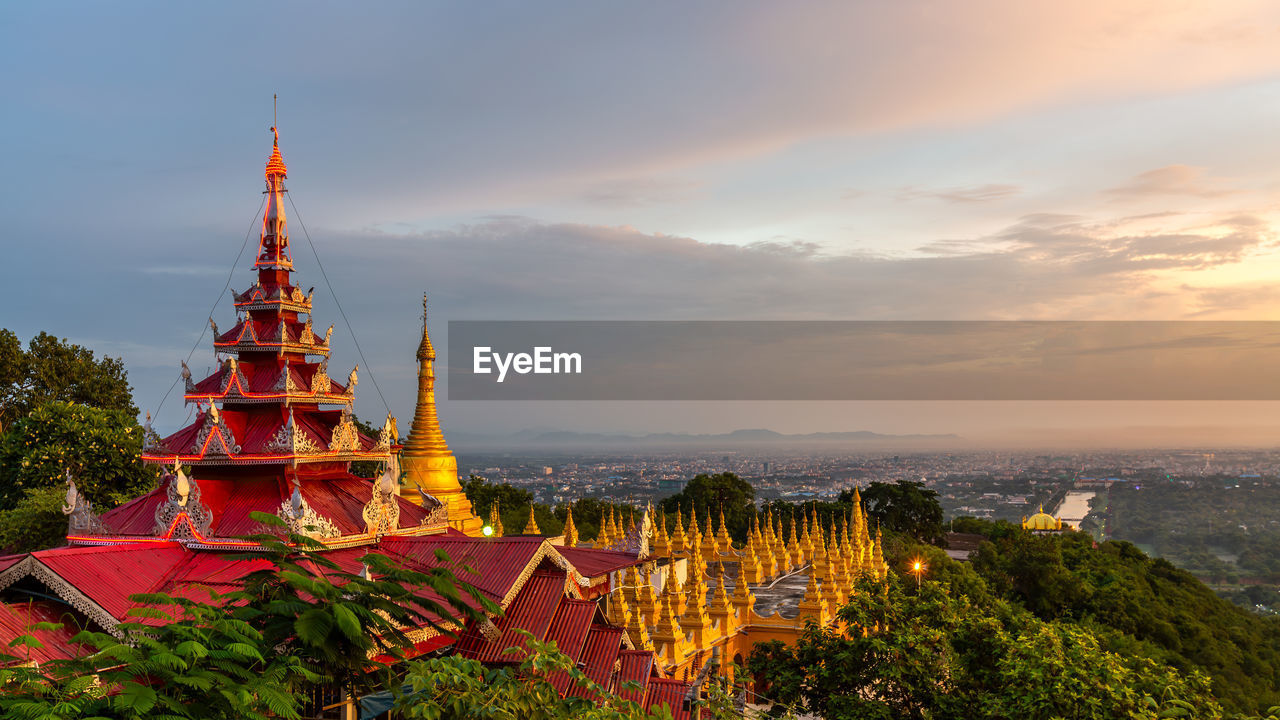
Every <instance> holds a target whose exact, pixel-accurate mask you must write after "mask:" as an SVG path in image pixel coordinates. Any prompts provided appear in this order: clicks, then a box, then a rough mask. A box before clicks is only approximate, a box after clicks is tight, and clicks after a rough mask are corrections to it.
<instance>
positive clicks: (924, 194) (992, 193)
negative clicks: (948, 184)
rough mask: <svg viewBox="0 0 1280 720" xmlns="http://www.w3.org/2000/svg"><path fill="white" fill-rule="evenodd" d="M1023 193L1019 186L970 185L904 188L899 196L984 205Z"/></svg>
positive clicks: (902, 197)
mask: <svg viewBox="0 0 1280 720" xmlns="http://www.w3.org/2000/svg"><path fill="white" fill-rule="evenodd" d="M1021 192H1022V188H1020V187H1018V186H1017V185H999V184H988V185H970V186H967V187H953V188H942V189H937V190H924V189H918V188H913V187H907V188H903V189H902V191H901V192H900V193H899V194H898V198H899V199H900V200H915V199H918V198H931V199H936V200H945V201H947V202H951V203H983V202H991V201H994V200H1003V199H1005V198H1010V197H1014V196H1015V195H1018V194H1019V193H1021Z"/></svg>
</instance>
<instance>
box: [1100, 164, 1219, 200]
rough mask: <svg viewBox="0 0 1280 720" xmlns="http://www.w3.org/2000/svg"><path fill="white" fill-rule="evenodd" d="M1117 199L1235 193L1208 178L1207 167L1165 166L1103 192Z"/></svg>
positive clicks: (1207, 196)
mask: <svg viewBox="0 0 1280 720" xmlns="http://www.w3.org/2000/svg"><path fill="white" fill-rule="evenodd" d="M1102 192H1103V194H1104V195H1111V196H1114V197H1115V198H1116V199H1122V198H1123V199H1128V198H1148V197H1166V196H1179V195H1181V196H1191V197H1201V198H1216V197H1222V196H1224V195H1231V194H1233V193H1234V192H1235V191H1234V190H1230V189H1227V188H1224V187H1222V181H1221V180H1217V179H1214V178H1209V177H1206V176H1205V171H1204V168H1198V167H1190V166H1188V165H1166V166H1165V167H1161V168H1156V169H1155V170H1148V171H1146V172H1144V173H1141V174H1139V175H1135V176H1134V177H1133V179H1132V180H1130V181H1129V182H1127V183H1125V184H1123V185H1118V186H1116V187H1113V188H1108V189H1106V190H1103V191H1102Z"/></svg>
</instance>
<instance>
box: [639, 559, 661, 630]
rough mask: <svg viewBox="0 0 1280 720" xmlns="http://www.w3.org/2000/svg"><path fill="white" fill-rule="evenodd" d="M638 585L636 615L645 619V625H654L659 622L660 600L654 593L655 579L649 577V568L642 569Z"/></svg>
mask: <svg viewBox="0 0 1280 720" xmlns="http://www.w3.org/2000/svg"><path fill="white" fill-rule="evenodd" d="M637 585H638V586H637V587H636V608H637V611H636V614H637V615H641V616H642V617H643V620H644V624H645V625H654V624H656V623H657V622H658V599H657V594H656V593H654V592H653V578H652V577H651V576H650V575H649V568H648V566H645V567H643V568H642V569H641V571H640V582H639V583H638V584H637Z"/></svg>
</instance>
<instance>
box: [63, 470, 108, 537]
mask: <svg viewBox="0 0 1280 720" xmlns="http://www.w3.org/2000/svg"><path fill="white" fill-rule="evenodd" d="M66 473H67V504H66V505H63V506H62V514H63V515H66V516H67V534H68V535H106V534H107V528H106V526H104V525H103V524H102V519H101V518H99V517H98V516H97V514H96V513H94V512H93V503H91V502H89V498H87V497H83V496H81V495H80V492H79V491H78V490H76V482H75V480H74V479H72V477H71V471H70V470H67V471H66Z"/></svg>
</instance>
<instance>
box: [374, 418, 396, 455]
mask: <svg viewBox="0 0 1280 720" xmlns="http://www.w3.org/2000/svg"><path fill="white" fill-rule="evenodd" d="M399 441H400V435H399V434H398V432H397V429H396V419H395V418H394V417H392V416H391V413H387V421H386V422H385V423H383V424H382V433H381V434H379V435H378V444H377V445H375V446H374V447H373V449H374V450H390V449H391V446H392V445H393V444H395V443H397V442H399Z"/></svg>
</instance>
